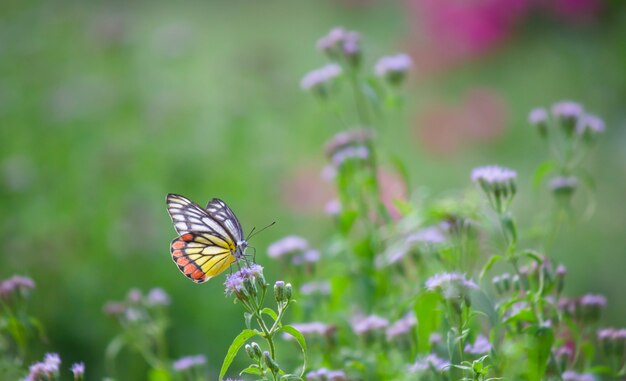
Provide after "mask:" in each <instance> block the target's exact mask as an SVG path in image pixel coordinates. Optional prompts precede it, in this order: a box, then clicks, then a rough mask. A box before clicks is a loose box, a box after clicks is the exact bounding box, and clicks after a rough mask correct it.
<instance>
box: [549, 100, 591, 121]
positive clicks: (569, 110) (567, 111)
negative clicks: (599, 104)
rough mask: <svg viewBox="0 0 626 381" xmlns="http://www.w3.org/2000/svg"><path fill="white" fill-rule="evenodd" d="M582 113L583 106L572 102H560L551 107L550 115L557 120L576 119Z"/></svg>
mask: <svg viewBox="0 0 626 381" xmlns="http://www.w3.org/2000/svg"><path fill="white" fill-rule="evenodd" d="M583 112H584V110H583V106H582V105H581V104H580V103H576V102H572V101H560V102H557V103H555V104H553V105H552V115H553V116H554V117H555V118H557V119H571V118H573V119H578V118H579V117H580V116H582V115H583Z"/></svg>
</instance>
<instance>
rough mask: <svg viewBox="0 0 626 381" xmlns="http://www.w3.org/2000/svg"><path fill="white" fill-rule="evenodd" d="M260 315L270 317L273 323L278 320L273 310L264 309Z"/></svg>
mask: <svg viewBox="0 0 626 381" xmlns="http://www.w3.org/2000/svg"><path fill="white" fill-rule="evenodd" d="M261 313H262V314H266V315H268V316H269V317H271V318H272V319H274V321H276V320H278V315H276V312H274V310H273V309H271V308H269V307H265V308H263V309H262V310H261Z"/></svg>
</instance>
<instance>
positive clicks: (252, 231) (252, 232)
mask: <svg viewBox="0 0 626 381" xmlns="http://www.w3.org/2000/svg"><path fill="white" fill-rule="evenodd" d="M274 224H276V221H274V222H272V223H271V224H269V225H267V226H266V227H264V228H263V229H261V230H259V231H257V232H256V233H255V232H254V230H255V229H256V228H253V229H252V230H251V231H250V234H248V238H246V241H247V240H249V239H250V238H252V237H254V236H255V235H257V234H259V233H260V232H262V231H263V230H265V229H267V228H269V227H272V226H274Z"/></svg>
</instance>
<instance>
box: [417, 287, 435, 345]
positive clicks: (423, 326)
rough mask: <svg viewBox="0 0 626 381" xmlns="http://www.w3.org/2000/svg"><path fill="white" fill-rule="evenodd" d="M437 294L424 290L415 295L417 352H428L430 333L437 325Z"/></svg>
mask: <svg viewBox="0 0 626 381" xmlns="http://www.w3.org/2000/svg"><path fill="white" fill-rule="evenodd" d="M439 301H440V298H439V295H437V294H435V293H433V292H424V293H422V294H421V295H419V296H418V297H417V300H416V301H415V305H414V306H413V310H414V311H415V316H416V317H417V349H418V352H419V353H428V352H430V341H429V338H430V335H431V334H432V333H433V332H435V331H436V330H437V328H438V327H439V321H440V318H441V316H440V315H441V312H440V310H439V309H438V308H437V307H438V305H439Z"/></svg>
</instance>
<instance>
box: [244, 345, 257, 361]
mask: <svg viewBox="0 0 626 381" xmlns="http://www.w3.org/2000/svg"><path fill="white" fill-rule="evenodd" d="M244 348H245V350H246V354H247V355H248V357H250V358H251V359H252V360H256V359H257V357H256V355H255V353H254V350H253V349H252V346H251V345H250V344H246V346H245V347H244Z"/></svg>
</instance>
